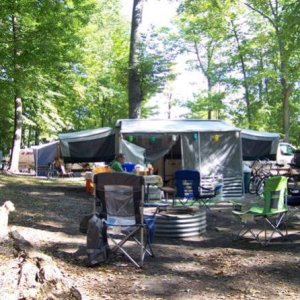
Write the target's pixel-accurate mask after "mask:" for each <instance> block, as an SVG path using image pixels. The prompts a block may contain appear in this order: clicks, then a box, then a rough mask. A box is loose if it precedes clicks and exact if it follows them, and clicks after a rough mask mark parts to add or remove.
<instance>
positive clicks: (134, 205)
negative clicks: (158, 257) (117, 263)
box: [94, 173, 155, 267]
mask: <svg viewBox="0 0 300 300" xmlns="http://www.w3.org/2000/svg"><path fill="white" fill-rule="evenodd" d="M94 183H95V194H96V199H95V201H97V198H98V199H99V200H100V203H101V215H102V216H103V217H104V219H105V221H104V222H105V224H106V230H107V238H108V239H109V241H111V242H112V243H113V247H112V248H111V252H117V251H121V252H122V253H123V254H125V256H126V257H127V258H128V259H129V260H130V261H131V262H132V263H133V264H134V265H135V266H137V267H142V266H143V263H144V257H145V254H149V255H150V256H152V257H153V256H154V255H153V251H152V247H151V238H152V236H153V230H152V231H151V229H153V227H154V225H155V223H154V222H155V220H154V218H151V216H150V217H149V216H148V217H147V218H144V213H143V204H144V178H143V177H142V176H136V175H133V174H128V173H98V174H96V175H95V176H94ZM128 241H134V242H135V245H136V246H138V248H139V262H138V259H136V258H133V256H134V253H129V251H130V247H126V246H127V245H128V243H127V242H128Z"/></svg>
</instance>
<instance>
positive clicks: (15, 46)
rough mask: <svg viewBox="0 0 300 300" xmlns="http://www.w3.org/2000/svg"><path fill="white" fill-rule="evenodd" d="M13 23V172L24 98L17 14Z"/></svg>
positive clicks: (11, 160)
mask: <svg viewBox="0 0 300 300" xmlns="http://www.w3.org/2000/svg"><path fill="white" fill-rule="evenodd" d="M11 22H12V23H11V25H12V37H13V51H12V52H13V53H12V55H13V61H14V63H13V70H14V71H13V79H14V90H15V99H14V102H15V116H14V137H13V142H12V149H11V157H10V167H9V170H10V171H11V172H13V173H14V172H18V171H19V155H20V149H21V139H22V99H21V97H20V88H19V82H20V81H19V77H20V66H19V64H18V56H19V54H18V49H19V48H18V42H19V41H18V33H19V28H18V21H17V18H16V16H14V15H13V16H12V18H11Z"/></svg>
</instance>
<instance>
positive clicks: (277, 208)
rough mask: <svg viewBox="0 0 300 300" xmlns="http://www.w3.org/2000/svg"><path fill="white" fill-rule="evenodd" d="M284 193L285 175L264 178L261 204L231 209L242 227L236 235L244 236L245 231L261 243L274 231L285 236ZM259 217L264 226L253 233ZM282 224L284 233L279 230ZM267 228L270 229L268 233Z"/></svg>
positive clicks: (285, 191)
mask: <svg viewBox="0 0 300 300" xmlns="http://www.w3.org/2000/svg"><path fill="white" fill-rule="evenodd" d="M286 195H287V178H286V177H284V176H274V177H270V178H268V179H266V181H265V185H264V190H263V200H264V204H263V206H260V205H253V206H251V207H250V209H248V210H246V211H236V210H234V211H233V214H235V215H237V216H238V217H239V218H240V220H241V222H242V228H241V229H240V231H239V232H238V234H237V236H236V237H237V238H240V237H244V236H245V235H246V234H247V233H250V234H251V236H252V237H253V238H255V239H256V240H257V241H258V242H260V243H261V244H262V245H267V244H269V242H270V241H271V239H272V238H273V236H274V234H275V233H278V234H279V235H280V236H281V237H284V236H286V235H287V228H286V215H287V212H288V207H287V203H286ZM260 219H262V220H263V223H264V228H263V229H262V230H260V231H259V232H258V233H257V234H255V232H254V228H255V227H256V224H257V221H258V220H260ZM283 225H285V233H283V232H282V231H281V227H282V226H283ZM268 229H270V230H271V233H269V235H268Z"/></svg>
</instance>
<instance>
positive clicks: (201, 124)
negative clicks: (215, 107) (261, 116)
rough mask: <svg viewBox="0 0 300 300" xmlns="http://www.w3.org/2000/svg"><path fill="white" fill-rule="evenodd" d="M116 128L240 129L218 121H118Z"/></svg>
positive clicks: (149, 130) (140, 130)
mask: <svg viewBox="0 0 300 300" xmlns="http://www.w3.org/2000/svg"><path fill="white" fill-rule="evenodd" d="M116 127H119V128H120V131H121V132H122V133H179V132H228V131H240V129H238V128H236V127H234V126H232V125H229V124H227V123H226V122H224V121H220V120H193V119H185V120H157V119H147V120H146V119H126V120H118V121H117V124H116Z"/></svg>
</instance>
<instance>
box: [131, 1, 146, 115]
mask: <svg viewBox="0 0 300 300" xmlns="http://www.w3.org/2000/svg"><path fill="white" fill-rule="evenodd" d="M143 4H144V0H133V8H132V19H131V34H130V50H129V70H128V98H129V118H131V119H136V118H140V116H141V105H142V92H141V77H140V73H139V47H138V44H139V26H140V24H141V22H142V15H143Z"/></svg>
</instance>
